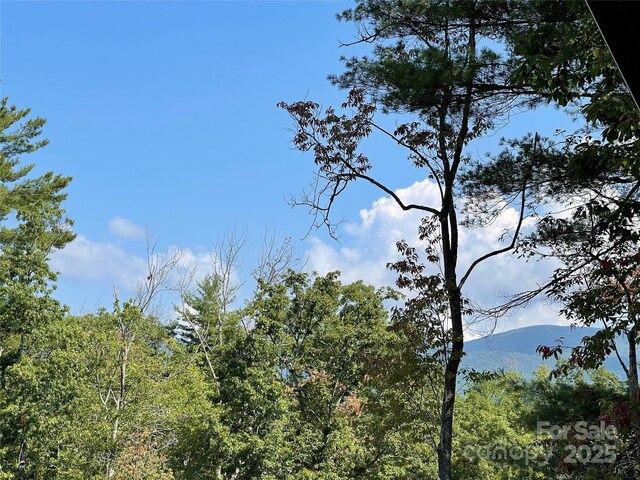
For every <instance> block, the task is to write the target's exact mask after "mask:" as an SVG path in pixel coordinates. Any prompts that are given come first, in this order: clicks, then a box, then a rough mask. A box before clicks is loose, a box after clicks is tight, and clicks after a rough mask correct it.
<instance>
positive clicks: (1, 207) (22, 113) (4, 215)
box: [0, 98, 74, 368]
mask: <svg viewBox="0 0 640 480" xmlns="http://www.w3.org/2000/svg"><path fill="white" fill-rule="evenodd" d="M29 112H30V110H29V109H26V110H19V109H17V108H16V107H14V106H9V104H8V100H7V98H3V99H1V100H0V222H1V224H0V251H1V254H0V368H2V367H1V365H2V364H3V363H5V362H7V361H10V360H9V359H5V358H4V357H3V356H2V355H3V354H4V355H6V354H7V353H10V352H11V351H15V340H14V338H15V337H14V336H16V335H17V336H18V344H20V343H21V342H22V336H23V335H24V334H27V333H28V332H29V331H31V329H33V328H35V327H36V326H38V325H39V324H40V323H41V322H43V321H46V320H47V319H48V318H51V317H55V316H57V315H59V312H60V307H59V305H58V303H57V302H56V301H55V300H53V299H52V298H51V296H50V294H51V291H52V288H53V287H52V282H53V281H55V279H56V275H55V273H54V272H52V271H51V269H50V268H49V265H48V256H49V255H50V254H51V252H52V251H53V250H55V249H59V248H62V247H63V246H64V245H65V244H67V243H68V242H70V241H71V240H72V239H73V237H74V235H73V234H72V233H71V232H70V230H69V228H70V226H71V221H70V220H69V219H68V218H67V217H66V216H65V211H64V209H63V208H62V202H63V201H64V199H65V198H66V194H65V193H64V192H63V190H64V189H65V188H66V187H67V185H68V184H69V182H70V181H71V178H70V177H63V176H60V175H55V174H53V173H52V172H47V173H45V174H43V175H41V176H39V177H33V176H29V174H30V172H31V171H32V170H33V167H34V165H33V164H24V163H23V162H22V156H23V155H26V154H29V153H32V152H34V151H36V150H38V149H39V148H41V147H43V146H45V145H46V144H47V141H46V140H42V139H38V137H40V135H41V132H42V127H43V125H44V123H45V120H44V119H42V118H39V117H36V118H32V119H28V120H27V119H26V117H27V116H28V115H29Z"/></svg>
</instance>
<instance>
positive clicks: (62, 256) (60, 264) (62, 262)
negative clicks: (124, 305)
mask: <svg viewBox="0 0 640 480" xmlns="http://www.w3.org/2000/svg"><path fill="white" fill-rule="evenodd" d="M51 265H52V267H53V269H54V270H56V271H59V272H60V273H61V274H62V275H63V276H65V277H70V278H74V279H80V280H87V281H93V282H100V281H110V282H112V283H113V284H114V285H115V286H119V287H126V288H129V287H131V285H132V284H133V283H135V282H136V281H138V280H140V279H142V278H144V276H145V272H146V261H145V260H144V259H143V258H141V257H138V256H135V255H132V254H130V253H128V252H127V251H126V250H124V249H123V248H122V247H121V246H119V245H114V244H113V243H110V242H94V241H91V240H89V239H88V238H87V237H85V236H84V235H78V236H77V237H76V239H75V240H74V241H73V242H71V243H70V244H68V245H67V246H66V247H65V248H64V249H62V250H58V251H56V252H55V253H54V254H53V255H52V256H51Z"/></svg>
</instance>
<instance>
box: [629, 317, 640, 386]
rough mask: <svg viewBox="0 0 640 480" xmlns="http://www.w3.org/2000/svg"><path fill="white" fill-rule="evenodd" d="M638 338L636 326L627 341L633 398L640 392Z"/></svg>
mask: <svg viewBox="0 0 640 480" xmlns="http://www.w3.org/2000/svg"><path fill="white" fill-rule="evenodd" d="M637 338H638V328H637V327H636V326H634V327H633V328H632V329H631V331H630V332H629V333H628V334H627V341H628V342H629V374H628V377H629V378H628V380H629V394H630V396H631V399H634V398H635V397H637V396H638V394H639V393H640V388H639V387H638V357H637V352H636V340H637Z"/></svg>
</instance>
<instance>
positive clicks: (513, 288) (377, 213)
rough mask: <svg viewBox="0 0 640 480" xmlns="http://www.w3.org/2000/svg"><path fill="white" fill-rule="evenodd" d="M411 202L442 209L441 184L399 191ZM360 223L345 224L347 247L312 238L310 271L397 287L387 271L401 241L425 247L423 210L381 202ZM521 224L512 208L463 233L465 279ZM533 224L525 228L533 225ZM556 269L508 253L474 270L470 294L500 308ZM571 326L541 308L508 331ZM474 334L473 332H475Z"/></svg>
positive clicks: (467, 290) (514, 319) (467, 289)
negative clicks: (481, 258) (338, 273)
mask: <svg viewBox="0 0 640 480" xmlns="http://www.w3.org/2000/svg"><path fill="white" fill-rule="evenodd" d="M396 193H397V194H398V196H399V197H400V198H401V199H402V200H403V202H405V203H416V204H423V205H436V206H437V205H438V204H439V191H438V188H437V185H436V184H435V183H433V182H431V181H429V180H424V181H421V182H416V183H414V184H413V185H411V186H410V187H407V188H403V189H399V190H397V191H396ZM359 216H360V220H359V222H355V223H350V224H347V225H345V228H344V232H345V234H346V235H345V236H344V237H343V238H342V239H341V241H342V243H343V245H338V244H337V243H333V242H325V241H323V240H321V239H319V238H317V237H314V238H311V239H310V241H309V243H310V245H309V249H308V252H307V255H308V259H309V260H308V262H307V268H308V269H309V270H313V271H316V272H318V273H319V274H321V275H324V274H325V273H327V272H329V271H332V270H340V271H341V272H342V278H343V280H344V281H345V282H351V281H354V280H358V279H362V280H364V281H365V282H367V283H369V284H372V285H376V286H382V285H394V283H395V278H396V275H395V274H394V273H393V272H391V271H389V270H388V269H387V268H386V265H387V263H388V262H390V261H394V259H397V258H399V255H398V253H397V250H396V242H397V241H398V240H402V239H404V240H406V241H407V242H408V243H409V244H410V245H413V246H416V247H420V246H421V245H422V246H424V243H423V242H421V241H419V240H418V232H417V229H418V225H419V224H420V219H421V217H422V215H421V213H420V212H419V211H403V210H402V209H401V208H400V207H398V206H397V204H396V203H395V201H394V200H393V199H391V198H390V197H383V198H379V199H378V200H376V201H374V202H373V203H372V205H371V208H369V209H363V210H361V211H360V214H359ZM517 220H518V212H517V211H516V210H515V209H514V208H510V207H509V208H506V209H504V211H503V212H502V213H501V215H500V216H499V217H498V218H496V219H495V221H494V222H492V223H491V224H490V225H488V226H486V227H483V228H462V229H461V230H460V255H459V259H458V265H459V268H458V272H459V276H460V277H461V276H462V274H463V273H464V272H465V271H466V268H467V267H468V266H469V265H470V264H471V263H472V262H473V261H474V260H475V259H476V258H478V257H479V256H481V255H483V254H485V253H487V252H490V251H492V250H494V249H496V248H500V247H502V246H505V245H506V243H505V241H509V240H510V237H508V236H507V237H505V241H501V240H500V237H501V236H503V234H504V232H505V231H509V230H511V231H512V230H513V228H514V227H515V225H516V222H517ZM532 224H533V221H532V220H527V221H526V222H525V224H524V228H525V229H526V228H528V227H531V225H532ZM552 270H553V264H552V263H551V262H546V263H545V262H534V261H531V262H526V261H524V260H523V259H518V258H517V257H516V256H514V255H512V254H510V253H506V254H502V255H500V256H497V257H493V258H491V259H488V260H486V261H485V262H483V263H481V264H480V265H478V267H477V268H476V269H474V271H473V273H472V274H471V276H470V277H469V280H468V282H467V284H466V285H465V289H464V292H463V293H464V294H465V295H466V296H467V297H468V298H470V299H472V300H473V301H476V302H480V303H482V304H484V305H495V304H499V303H500V302H501V301H502V300H503V299H504V297H505V296H508V295H510V294H514V293H517V292H519V291H523V290H528V289H532V288H535V287H536V286H537V285H539V284H542V283H544V282H545V281H546V280H547V279H548V278H549V275H550V273H551V272H552ZM558 322H562V323H566V321H565V320H564V319H562V318H561V317H560V316H559V314H558V313H557V312H555V311H553V310H551V309H549V307H547V306H545V305H543V304H539V305H537V304H536V306H535V309H528V310H525V311H521V312H520V313H518V314H517V316H514V317H512V318H511V319H510V320H509V323H508V328H509V329H510V328H518V327H522V326H525V325H534V324H541V323H558ZM470 335H471V334H470Z"/></svg>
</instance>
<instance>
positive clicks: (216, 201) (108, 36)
mask: <svg viewBox="0 0 640 480" xmlns="http://www.w3.org/2000/svg"><path fill="white" fill-rule="evenodd" d="M349 5H350V4H349V3H348V2H337V1H326V2H325V1H323V2H319V1H318V2H302V1H299V2H296V1H288V2H284V1H282V2H129V1H126V2H125V1H123V2H11V1H2V3H1V4H0V8H1V41H2V46H1V58H0V68H1V72H0V78H1V83H0V88H1V90H2V92H1V94H2V96H8V97H10V100H11V102H12V103H13V104H15V105H17V106H19V107H25V106H30V107H32V109H33V112H34V114H36V115H40V116H43V117H45V118H47V120H48V123H47V125H46V129H45V134H46V137H47V138H49V139H50V141H51V143H50V145H49V146H47V147H46V148H45V149H43V150H42V151H40V152H37V153H36V154H34V155H32V158H31V159H30V160H31V161H34V162H36V163H37V165H38V167H37V168H38V171H45V170H54V171H56V172H59V173H62V174H65V175H70V176H72V177H73V182H72V184H71V186H70V188H69V190H68V194H69V198H68V201H67V202H66V207H67V210H68V213H69V215H70V217H71V218H73V219H74V221H75V231H76V232H77V233H78V240H77V241H76V242H75V245H72V246H70V247H69V250H68V252H67V253H65V254H64V255H59V256H58V257H56V258H55V259H54V265H55V266H56V267H57V268H58V269H59V270H60V271H61V277H60V282H59V288H58V293H57V295H58V297H59V298H60V299H61V300H63V301H64V302H65V303H67V304H69V305H70V306H71V309H72V311H76V312H77V311H82V310H87V309H89V310H90V309H92V308H95V307H96V306H99V305H108V304H109V303H110V302H111V292H112V287H113V286H116V287H118V288H119V289H120V290H121V291H124V292H126V291H127V288H128V287H130V286H131V284H132V283H133V282H134V281H135V280H136V279H137V278H138V277H139V276H140V275H141V270H140V269H141V268H142V267H141V263H140V262H142V261H143V257H144V241H143V239H142V232H143V231H144V229H148V230H149V231H151V232H153V233H154V235H155V236H156V237H158V239H159V248H161V249H163V248H169V247H172V246H173V247H175V248H179V249H183V250H185V251H187V252H188V253H189V255H190V256H191V257H192V258H193V259H194V261H196V262H199V263H201V272H203V273H206V268H207V265H206V264H207V262H206V259H207V257H208V255H209V253H210V252H211V250H212V242H215V241H216V239H218V238H219V237H220V236H221V235H224V234H225V233H226V232H228V231H230V230H231V229H233V228H236V229H237V230H239V231H245V232H246V236H247V247H246V248H245V253H244V255H243V256H244V258H245V261H244V263H243V271H244V272H243V273H244V274H247V273H248V272H250V270H251V268H253V266H254V264H255V260H256V258H257V256H258V255H259V250H260V241H261V238H262V236H263V234H264V231H265V229H271V230H272V231H276V232H277V234H278V235H279V236H291V237H292V238H293V239H295V240H298V244H297V249H298V255H299V256H300V257H304V258H307V257H309V260H308V261H307V268H309V269H315V270H318V271H319V272H320V273H325V272H326V271H327V270H330V269H334V268H340V269H341V270H343V271H344V272H345V278H346V279H347V280H352V279H355V278H357V277H366V279H368V280H369V281H371V282H372V283H378V284H381V283H388V282H390V281H392V280H393V277H392V276H391V275H390V274H389V273H388V272H386V271H385V269H384V264H385V263H386V262H387V261H388V260H389V258H388V256H389V255H391V254H392V253H393V243H394V242H395V240H397V239H398V238H396V236H398V235H400V236H405V237H407V236H411V235H415V232H414V230H415V225H416V224H415V221H416V219H415V218H412V217H410V216H402V215H398V213H397V212H395V211H393V208H392V207H391V206H390V204H389V203H388V201H386V200H385V198H383V197H382V196H381V194H380V193H379V192H377V191H375V190H372V189H371V188H367V187H365V186H356V188H354V189H352V190H351V191H349V192H348V193H347V195H345V196H344V198H343V199H341V201H340V202H339V204H338V205H337V210H336V212H335V213H336V216H337V217H342V216H343V217H345V218H346V219H347V220H348V223H347V224H346V225H345V228H344V229H343V230H342V231H341V233H342V236H343V237H342V243H341V244H337V243H335V242H333V241H331V240H330V239H329V238H328V237H327V235H326V232H324V231H313V232H311V235H309V236H308V237H306V239H304V240H300V239H301V238H303V237H304V236H305V234H306V233H307V231H308V229H309V226H310V225H311V217H310V216H309V215H308V212H307V211H306V210H305V209H303V208H296V209H291V208H290V206H289V205H288V204H287V203H286V201H285V199H286V198H288V197H289V196H291V195H295V194H298V193H300V192H301V191H302V190H303V189H304V188H305V186H306V185H307V184H308V183H309V181H310V180H311V174H312V171H313V163H312V161H311V160H312V159H311V158H310V157H309V156H305V155H302V154H300V153H299V152H296V151H294V150H293V149H292V145H291V133H290V132H289V131H287V129H288V128H291V127H292V124H291V121H290V119H289V117H288V116H287V114H286V113H285V112H283V111H282V110H280V109H278V108H276V103H277V102H279V101H281V100H285V101H294V100H298V99H303V98H308V99H313V100H317V101H319V102H320V103H322V104H323V105H330V104H333V105H337V104H339V103H341V102H342V100H343V96H344V94H343V92H340V91H338V90H337V89H335V88H334V87H332V86H331V85H330V84H329V82H328V81H327V80H326V77H327V75H328V74H330V73H339V72H340V71H341V70H342V67H341V64H340V61H339V57H340V55H342V54H356V53H361V52H362V51H363V49H362V48H351V49H350V50H347V49H345V48H340V47H339V40H342V41H350V40H352V39H353V38H354V32H355V30H354V27H353V25H351V24H348V23H339V22H337V21H336V20H335V14H336V13H337V12H339V11H341V10H343V9H344V8H346V7H348V6H349ZM568 125H569V122H568V120H566V119H565V118H563V117H562V115H561V114H560V113H559V112H553V111H548V110H547V111H541V112H534V113H533V114H531V115H519V116H517V117H515V118H514V119H513V120H512V122H511V123H510V125H509V126H508V127H507V128H505V129H504V131H501V132H500V133H499V134H497V135H495V136H494V137H492V138H490V139H488V140H486V141H485V142H484V143H480V144H478V145H477V146H475V147H474V148H475V149H476V150H475V153H477V154H478V155H481V154H482V153H484V151H485V150H488V149H491V148H495V145H496V143H497V141H498V138H499V137H500V135H506V136H510V135H518V134H521V133H524V132H525V131H526V130H531V129H532V128H534V129H537V130H541V131H542V132H543V133H551V132H552V128H557V127H558V126H560V127H566V126H568ZM545 129H546V130H545ZM370 148H371V151H372V152H375V154H376V155H377V156H378V159H376V165H377V166H376V173H377V174H378V175H379V176H380V178H384V179H385V181H386V182H387V184H388V185H389V186H390V187H392V188H398V189H402V188H404V189H406V190H404V192H405V194H406V195H407V196H414V197H415V198H418V199H422V200H425V199H428V198H429V188H428V187H429V185H428V184H426V183H424V182H423V183H415V182H421V181H422V180H423V179H424V176H423V175H422V174H421V172H416V171H415V170H413V169H412V168H411V167H410V165H408V162H406V161H402V159H399V158H398V153H399V152H398V151H397V150H396V149H395V147H392V146H388V145H386V144H385V143H384V142H382V141H377V140H374V141H372V142H370ZM385 202H387V203H385ZM483 238H484V237H483ZM470 240H473V244H474V245H476V246H477V247H478V248H481V247H483V246H484V244H482V242H481V239H480V237H478V238H476V237H473V239H471V237H470ZM487 242H488V243H487V244H486V246H487V248H488V247H489V246H490V244H491V241H489V240H487ZM474 248H475V247H474ZM478 251H480V250H478ZM501 262H503V263H497V264H494V265H493V266H490V267H488V268H489V270H486V271H485V274H489V273H490V272H492V270H491V269H495V268H496V265H502V268H504V269H505V270H504V272H507V271H508V272H511V273H508V274H507V273H505V275H504V282H503V283H504V285H505V286H506V285H509V284H512V283H513V280H512V277H513V276H514V275H515V276H519V278H521V277H526V279H529V280H531V281H536V279H537V278H538V276H539V275H543V274H545V272H546V270H544V269H542V268H541V267H538V266H524V267H523V266H522V265H520V264H517V263H513V261H512V260H511V259H505V260H501ZM505 262H506V263H505ZM510 262H511V263H510ZM481 273H482V272H480V274H481ZM494 276H495V275H494ZM529 277H531V278H529ZM477 285H478V286H477V287H476V291H475V294H476V295H478V296H480V297H483V296H491V295H493V294H495V293H496V292H499V291H500V289H501V288H503V287H502V286H501V285H502V284H501V283H500V282H498V283H496V284H495V285H494V284H493V283H487V282H486V280H485V281H481V282H479V283H478V284H477ZM540 315H542V314H540ZM544 315H546V316H545V319H547V320H549V321H553V319H554V315H555V313H554V312H551V313H546V314H544ZM522 322H529V323H545V322H543V321H538V322H533V321H529V320H526V319H524V317H523V320H521V321H520V323H522ZM517 326H521V325H517Z"/></svg>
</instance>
